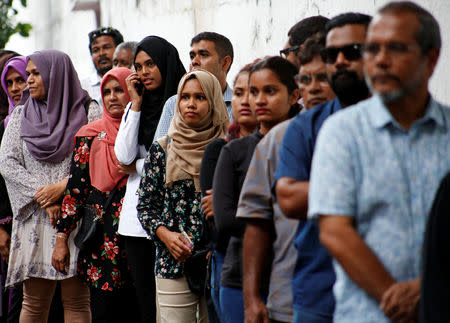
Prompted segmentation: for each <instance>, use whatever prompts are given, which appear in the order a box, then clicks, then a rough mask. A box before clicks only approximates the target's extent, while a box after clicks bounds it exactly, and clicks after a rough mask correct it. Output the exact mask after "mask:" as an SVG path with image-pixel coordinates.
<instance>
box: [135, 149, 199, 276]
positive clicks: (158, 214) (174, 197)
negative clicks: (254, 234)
mask: <svg viewBox="0 0 450 323" xmlns="http://www.w3.org/2000/svg"><path fill="white" fill-rule="evenodd" d="M165 170H166V153H165V152H164V150H163V149H162V147H161V146H160V145H159V143H158V142H154V143H153V144H152V145H151V146H150V150H149V152H148V155H147V157H146V159H145V162H144V170H143V171H142V178H141V183H140V185H139V189H138V194H139V203H138V206H137V209H138V218H139V220H140V221H141V223H142V227H143V228H144V229H145V231H147V233H148V234H149V235H150V236H151V237H152V238H153V239H154V241H155V246H156V262H155V274H156V275H157V276H158V277H161V278H166V279H174V278H180V277H182V276H183V264H182V263H180V262H178V261H177V260H175V259H174V258H173V257H172V255H171V254H170V252H169V250H168V249H167V248H166V246H165V244H164V243H163V242H162V241H161V240H159V238H158V236H157V235H156V230H157V229H158V228H159V227H160V226H165V227H166V228H167V229H169V230H170V231H173V232H181V231H182V230H184V231H185V232H186V233H187V234H188V236H189V237H190V239H191V241H192V243H193V244H194V249H193V251H195V250H196V249H197V250H198V249H199V248H200V245H201V244H202V243H203V241H200V235H201V233H202V230H203V226H204V213H203V209H202V208H201V193H200V192H196V191H195V185H194V181H193V180H191V179H189V180H180V181H177V182H174V183H173V185H172V186H171V187H167V186H166V184H165V183H166V181H165V172H166V171H165Z"/></svg>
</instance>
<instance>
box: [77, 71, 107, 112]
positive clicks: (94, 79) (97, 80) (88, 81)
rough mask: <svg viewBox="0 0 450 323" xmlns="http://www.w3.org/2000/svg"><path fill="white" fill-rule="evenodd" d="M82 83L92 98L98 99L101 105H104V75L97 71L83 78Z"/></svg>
mask: <svg viewBox="0 0 450 323" xmlns="http://www.w3.org/2000/svg"><path fill="white" fill-rule="evenodd" d="M80 83H81V87H82V88H83V89H85V90H86V91H87V92H88V93H89V96H90V97H91V99H93V100H95V101H97V102H98V105H99V106H102V95H101V93H100V85H101V83H102V77H101V76H100V75H98V74H97V71H96V72H94V73H92V74H91V75H89V76H88V77H86V78H84V79H82V80H81V81H80Z"/></svg>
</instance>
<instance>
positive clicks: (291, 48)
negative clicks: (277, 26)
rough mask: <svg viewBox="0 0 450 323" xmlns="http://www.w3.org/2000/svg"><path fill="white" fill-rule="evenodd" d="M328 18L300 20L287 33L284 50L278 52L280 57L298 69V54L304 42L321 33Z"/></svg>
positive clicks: (319, 17) (316, 17)
mask: <svg viewBox="0 0 450 323" xmlns="http://www.w3.org/2000/svg"><path fill="white" fill-rule="evenodd" d="M327 21H328V18H325V17H323V16H312V17H308V18H305V19H302V20H300V21H299V22H297V23H296V24H295V25H294V26H292V27H291V29H289V31H288V37H289V39H288V41H287V43H286V45H285V46H284V48H283V49H282V50H280V56H281V57H283V58H284V59H287V60H288V61H289V62H291V63H292V64H294V65H295V66H297V68H300V61H299V59H298V55H297V54H298V52H299V49H300V48H301V46H302V44H303V43H304V42H305V40H306V39H307V38H308V37H310V36H311V35H314V34H315V33H317V32H319V31H322V30H323V26H324V25H325V24H326V23H327Z"/></svg>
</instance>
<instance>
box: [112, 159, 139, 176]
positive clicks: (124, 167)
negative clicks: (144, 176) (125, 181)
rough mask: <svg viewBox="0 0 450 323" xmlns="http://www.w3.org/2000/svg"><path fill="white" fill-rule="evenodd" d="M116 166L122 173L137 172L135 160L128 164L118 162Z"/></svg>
mask: <svg viewBox="0 0 450 323" xmlns="http://www.w3.org/2000/svg"><path fill="white" fill-rule="evenodd" d="M117 168H118V169H119V173H122V174H134V173H137V170H136V161H134V162H132V163H131V164H130V165H125V164H123V163H119V164H117Z"/></svg>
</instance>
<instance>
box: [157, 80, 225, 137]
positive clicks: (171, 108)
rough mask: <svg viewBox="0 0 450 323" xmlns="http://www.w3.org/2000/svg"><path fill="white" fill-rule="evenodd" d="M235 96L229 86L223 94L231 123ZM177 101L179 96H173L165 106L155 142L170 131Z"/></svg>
mask: <svg viewBox="0 0 450 323" xmlns="http://www.w3.org/2000/svg"><path fill="white" fill-rule="evenodd" d="M232 96H233V90H232V89H231V88H230V87H229V86H228V84H227V87H226V89H225V92H224V93H223V100H224V101H225V105H226V106H227V111H228V117H229V118H230V123H231V122H232V121H233V115H232V113H231V97H232ZM176 101H177V95H176V94H175V95H173V96H171V97H170V98H168V99H167V101H166V103H165V104H164V107H163V111H162V113H161V117H160V119H159V123H158V127H157V128H156V132H155V137H154V138H153V140H158V139H160V138H162V137H164V136H165V135H167V132H168V131H169V127H170V123H171V122H172V119H173V115H174V113H175V104H176Z"/></svg>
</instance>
